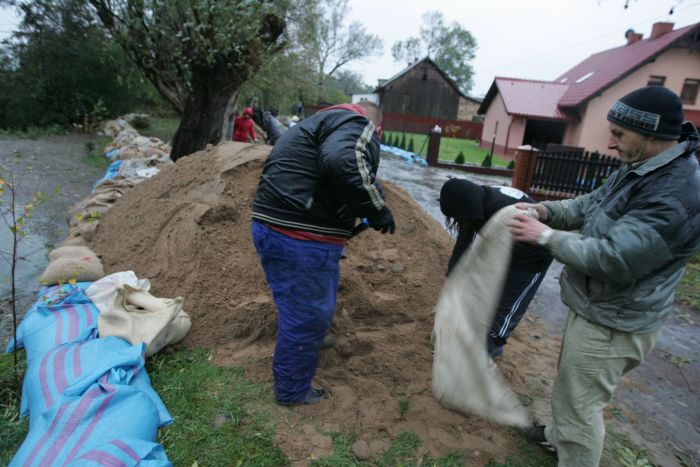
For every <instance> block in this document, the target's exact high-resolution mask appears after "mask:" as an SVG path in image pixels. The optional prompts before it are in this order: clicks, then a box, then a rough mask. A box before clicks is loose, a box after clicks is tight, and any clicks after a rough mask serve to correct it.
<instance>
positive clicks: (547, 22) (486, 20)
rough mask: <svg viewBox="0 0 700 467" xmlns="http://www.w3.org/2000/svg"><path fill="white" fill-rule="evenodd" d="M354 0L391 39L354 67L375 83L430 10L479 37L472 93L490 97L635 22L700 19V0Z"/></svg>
mask: <svg viewBox="0 0 700 467" xmlns="http://www.w3.org/2000/svg"><path fill="white" fill-rule="evenodd" d="M624 4H625V0H479V1H475V0H471V1H468V0H459V1H458V0H429V1H425V0H349V5H350V7H351V8H352V10H351V12H350V17H351V19H352V20H357V21H360V22H361V23H363V24H364V25H365V26H366V27H367V29H368V30H369V32H371V33H372V34H376V35H378V36H379V37H381V38H382V39H383V40H384V54H383V55H382V56H381V57H374V58H372V59H370V60H365V61H362V62H355V63H352V64H350V65H348V66H347V68H348V69H350V70H352V71H355V72H357V73H360V74H361V75H362V76H364V78H365V81H366V82H367V83H368V84H371V85H376V84H377V79H381V78H389V77H390V76H392V75H393V74H395V73H397V72H398V71H400V70H401V69H402V68H403V67H404V66H405V64H404V63H397V62H394V60H393V58H392V57H391V46H392V45H393V44H394V42H396V41H398V40H402V39H406V38H408V37H410V36H417V35H418V34H419V29H420V26H421V23H422V19H421V16H422V15H423V13H425V12H427V11H430V10H437V11H440V12H442V13H443V14H444V15H445V18H446V19H447V20H448V22H452V21H456V22H457V23H459V24H460V25H461V26H462V27H464V28H465V29H467V30H468V31H469V32H471V33H472V35H473V36H474V37H475V38H476V40H477V43H478V46H479V48H478V50H477V51H476V58H475V59H474V61H473V62H472V65H473V67H474V71H475V79H474V88H473V89H472V90H471V91H470V94H471V95H474V96H483V95H484V94H486V91H488V89H489V86H490V85H491V83H492V82H493V79H494V77H496V76H509V77H515V78H528V79H544V80H551V79H554V78H556V77H557V76H559V75H560V74H562V73H563V72H564V71H566V70H568V69H569V68H571V67H572V66H574V65H576V64H577V63H578V62H580V61H582V60H583V59H585V58H587V57H588V56H590V55H592V54H594V53H597V52H600V51H603V50H606V49H610V48H613V47H617V46H620V45H624V44H625V38H624V34H625V31H627V30H628V29H630V28H631V29H634V30H635V31H636V32H639V33H643V34H644V37H645V38H647V37H649V32H650V31H651V25H652V24H653V23H655V22H657V21H669V22H673V23H675V25H676V26H675V27H674V28H678V27H682V26H688V25H690V24H693V23H697V22H700V0H682V1H680V2H679V1H678V0H630V1H629V8H627V9H624ZM671 7H675V8H674V10H675V11H674V14H673V15H669V14H668V12H669V10H670V8H671Z"/></svg>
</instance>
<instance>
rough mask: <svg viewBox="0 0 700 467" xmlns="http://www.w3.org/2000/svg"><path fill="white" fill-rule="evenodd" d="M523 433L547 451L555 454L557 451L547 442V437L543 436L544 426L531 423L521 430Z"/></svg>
mask: <svg viewBox="0 0 700 467" xmlns="http://www.w3.org/2000/svg"><path fill="white" fill-rule="evenodd" d="M523 433H524V434H525V436H527V437H528V439H530V440H531V441H534V442H535V443H537V444H539V445H540V446H542V447H543V448H544V449H546V450H547V451H550V452H557V449H556V448H555V447H554V446H553V445H552V443H550V442H549V441H547V437H546V436H545V435H544V425H538V424H536V423H535V422H532V426H531V427H529V428H526V429H525V430H523Z"/></svg>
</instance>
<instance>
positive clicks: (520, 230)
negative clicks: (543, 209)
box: [508, 203, 552, 245]
mask: <svg viewBox="0 0 700 467" xmlns="http://www.w3.org/2000/svg"><path fill="white" fill-rule="evenodd" d="M520 204H526V203H520ZM526 205H527V206H538V205H537V204H526ZM539 206H541V205H539ZM516 207H517V205H516ZM519 209H520V208H519ZM508 228H510V233H512V234H513V239H514V240H516V241H518V242H525V243H532V244H533V245H537V244H538V243H537V240H539V239H540V237H541V235H542V233H543V232H545V231H547V230H552V229H550V228H549V227H547V226H546V225H544V224H543V223H542V222H540V221H538V220H537V219H534V218H532V217H530V216H526V215H524V214H517V215H515V216H513V219H511V221H510V222H508Z"/></svg>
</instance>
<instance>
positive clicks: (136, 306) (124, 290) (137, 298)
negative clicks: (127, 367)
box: [98, 284, 192, 356]
mask: <svg viewBox="0 0 700 467" xmlns="http://www.w3.org/2000/svg"><path fill="white" fill-rule="evenodd" d="M183 301H184V300H183V299H182V297H177V298H175V299H169V298H156V297H154V296H153V295H151V294H150V293H148V292H147V291H145V290H143V289H140V288H135V287H131V286H130V285H127V284H125V285H124V286H123V287H120V288H119V289H117V290H116V292H115V294H114V299H113V301H112V304H111V306H110V307H109V309H108V310H107V311H106V312H103V313H101V314H100V318H99V320H98V330H99V334H100V336H101V337H106V336H117V337H121V338H123V339H126V340H127V341H129V342H131V343H132V344H138V343H141V342H144V343H145V344H146V355H148V356H150V355H153V354H155V353H156V352H158V351H159V350H160V349H162V348H163V347H165V346H167V345H170V344H175V343H177V342H179V341H181V340H182V339H184V338H185V335H187V332H189V330H190V327H191V325H192V323H191V321H190V317H189V315H188V314H187V313H186V312H185V311H183V310H182V303H183Z"/></svg>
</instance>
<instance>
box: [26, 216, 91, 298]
mask: <svg viewBox="0 0 700 467" xmlns="http://www.w3.org/2000/svg"><path fill="white" fill-rule="evenodd" d="M84 224H85V223H81V224H78V226H77V229H78V231H79V233H80V235H71V236H80V237H83V238H84V239H85V240H88V241H90V237H89V235H85V232H86V230H84V229H82V228H81V227H82V226H83V225H84ZM71 232H73V230H71ZM93 235H94V231H93ZM63 248H85V249H86V250H87V251H89V252H90V253H92V254H85V255H81V256H62V257H58V258H56V259H55V260H53V261H51V262H50V263H49V265H48V266H47V267H46V270H45V271H44V273H43V274H42V275H41V278H40V279H39V281H40V282H41V283H42V284H45V285H52V284H58V283H59V282H68V281H69V280H73V279H74V280H76V281H81V282H84V281H90V282H91V281H96V280H98V279H101V278H102V277H104V275H105V273H104V269H103V267H102V262H101V261H100V259H99V258H98V257H97V256H96V255H95V254H94V253H93V252H92V251H91V250H89V249H87V248H86V247H61V248H58V249H59V250H60V249H63Z"/></svg>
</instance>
